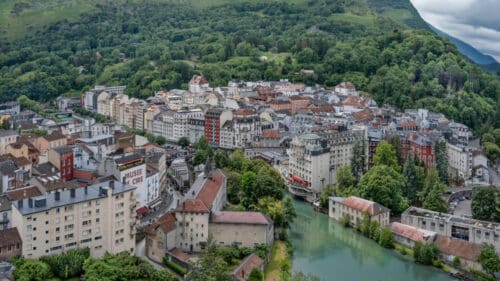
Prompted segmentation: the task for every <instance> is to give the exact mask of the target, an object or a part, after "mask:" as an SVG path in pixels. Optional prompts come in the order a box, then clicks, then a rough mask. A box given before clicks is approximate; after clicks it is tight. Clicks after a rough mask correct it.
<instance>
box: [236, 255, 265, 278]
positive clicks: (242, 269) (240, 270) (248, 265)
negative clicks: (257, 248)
mask: <svg viewBox="0 0 500 281" xmlns="http://www.w3.org/2000/svg"><path fill="white" fill-rule="evenodd" d="M263 265H264V261H263V260H262V259H261V258H260V257H259V256H257V255H256V254H250V255H249V256H248V257H246V258H245V259H244V260H243V261H242V262H241V263H240V265H238V267H236V268H235V269H234V270H233V276H234V278H235V279H236V280H238V281H246V280H248V277H249V275H250V273H251V272H252V270H253V269H254V268H257V269H262V267H263Z"/></svg>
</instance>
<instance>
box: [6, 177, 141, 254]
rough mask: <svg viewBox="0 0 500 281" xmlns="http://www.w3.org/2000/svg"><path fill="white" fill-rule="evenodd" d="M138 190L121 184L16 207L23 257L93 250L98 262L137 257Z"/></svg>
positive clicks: (19, 203)
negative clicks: (107, 258) (124, 255)
mask: <svg viewBox="0 0 500 281" xmlns="http://www.w3.org/2000/svg"><path fill="white" fill-rule="evenodd" d="M135 189H136V188H135V187H134V186H131V185H127V184H122V183H121V182H118V181H109V182H103V183H99V184H94V185H91V186H88V187H84V188H77V189H71V190H66V191H62V192H59V191H56V192H53V193H50V194H45V195H42V196H38V197H32V198H28V199H21V200H18V201H17V202H14V204H13V205H12V206H13V207H12V225H13V226H14V227H17V229H18V231H19V234H20V236H21V240H22V241H23V245H22V256H23V257H25V258H39V257H41V256H46V255H51V254H58V253H61V252H65V251H68V250H70V249H75V248H82V247H88V248H89V249H90V253H91V255H92V256H93V257H99V256H102V255H104V253H106V252H108V253H111V254H117V253H120V252H129V253H131V254H132V253H134V249H135V224H136V214H135Z"/></svg>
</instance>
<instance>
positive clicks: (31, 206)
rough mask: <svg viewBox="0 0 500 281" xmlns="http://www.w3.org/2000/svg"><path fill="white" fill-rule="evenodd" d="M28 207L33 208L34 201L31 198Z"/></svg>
mask: <svg viewBox="0 0 500 281" xmlns="http://www.w3.org/2000/svg"><path fill="white" fill-rule="evenodd" d="M28 206H29V207H30V208H33V199H31V198H29V199H28Z"/></svg>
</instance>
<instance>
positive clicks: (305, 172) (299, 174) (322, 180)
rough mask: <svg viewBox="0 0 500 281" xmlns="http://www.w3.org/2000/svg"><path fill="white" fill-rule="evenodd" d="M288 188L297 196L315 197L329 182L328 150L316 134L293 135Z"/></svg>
mask: <svg viewBox="0 0 500 281" xmlns="http://www.w3.org/2000/svg"><path fill="white" fill-rule="evenodd" d="M288 155H289V166H288V172H289V178H290V179H289V183H288V190H289V191H290V192H291V193H292V194H295V195H297V196H302V197H306V198H307V197H309V198H315V197H317V196H319V194H320V193H321V190H322V188H323V187H324V186H325V185H327V184H330V181H329V179H330V168H329V167H330V151H329V149H328V147H326V142H324V141H322V140H321V138H320V136H318V135H316V134H305V135H300V136H297V137H294V138H293V140H292V142H291V147H290V150H289V153H288Z"/></svg>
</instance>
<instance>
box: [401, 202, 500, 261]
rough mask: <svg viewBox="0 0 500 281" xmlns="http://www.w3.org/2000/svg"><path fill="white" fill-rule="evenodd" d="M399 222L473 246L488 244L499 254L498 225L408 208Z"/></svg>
mask: <svg viewBox="0 0 500 281" xmlns="http://www.w3.org/2000/svg"><path fill="white" fill-rule="evenodd" d="M401 222H402V223H404V224H408V225H412V226H414V227H418V228H422V229H425V230H430V231H434V232H436V233H437V234H438V235H442V236H446V237H451V238H456V239H462V240H465V241H469V242H471V243H475V244H479V245H481V244H483V243H488V244H492V245H493V246H495V249H496V251H497V252H500V239H499V237H500V225H499V224H497V223H494V222H487V221H479V220H474V219H470V218H466V217H460V216H454V215H450V214H446V213H439V212H434V211H430V210H426V209H421V208H417V207H410V208H408V209H407V210H406V211H404V212H403V214H401Z"/></svg>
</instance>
